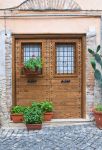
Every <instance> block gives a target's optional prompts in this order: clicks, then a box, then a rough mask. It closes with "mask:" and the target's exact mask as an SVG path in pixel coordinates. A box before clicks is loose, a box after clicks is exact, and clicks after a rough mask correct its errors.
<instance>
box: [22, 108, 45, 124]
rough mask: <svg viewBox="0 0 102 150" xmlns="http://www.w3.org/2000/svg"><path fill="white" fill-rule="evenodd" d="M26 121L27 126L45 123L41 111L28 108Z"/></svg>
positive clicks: (25, 113) (25, 116)
mask: <svg viewBox="0 0 102 150" xmlns="http://www.w3.org/2000/svg"><path fill="white" fill-rule="evenodd" d="M24 121H25V123H26V124H41V123H42V121H43V116H42V112H41V110H40V109H34V108H33V107H28V108H27V109H26V110H25V112H24Z"/></svg>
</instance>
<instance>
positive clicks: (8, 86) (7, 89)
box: [0, 31, 12, 126]
mask: <svg viewBox="0 0 102 150" xmlns="http://www.w3.org/2000/svg"><path fill="white" fill-rule="evenodd" d="M11 55H12V47H11V34H10V32H8V33H7V35H5V32H4V31H2V32H0V92H1V94H0V116H1V124H2V125H3V126H8V125H9V111H10V107H11V105H12V92H11V91H12V81H11V79H12V77H11V75H12V73H11V72H12V65H11V64H12V57H11Z"/></svg>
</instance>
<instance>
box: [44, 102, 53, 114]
mask: <svg viewBox="0 0 102 150" xmlns="http://www.w3.org/2000/svg"><path fill="white" fill-rule="evenodd" d="M41 109H42V111H43V112H44V113H46V112H52V111H53V104H52V102H50V101H44V102H42V103H41Z"/></svg>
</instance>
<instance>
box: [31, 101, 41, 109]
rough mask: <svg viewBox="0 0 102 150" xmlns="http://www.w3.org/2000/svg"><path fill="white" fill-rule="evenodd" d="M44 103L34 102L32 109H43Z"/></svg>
mask: <svg viewBox="0 0 102 150" xmlns="http://www.w3.org/2000/svg"><path fill="white" fill-rule="evenodd" d="M41 105H42V102H32V105H31V107H32V108H34V109H41Z"/></svg>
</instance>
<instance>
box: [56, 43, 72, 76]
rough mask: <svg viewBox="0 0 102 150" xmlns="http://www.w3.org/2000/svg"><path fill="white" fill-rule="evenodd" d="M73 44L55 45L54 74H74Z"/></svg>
mask: <svg viewBox="0 0 102 150" xmlns="http://www.w3.org/2000/svg"><path fill="white" fill-rule="evenodd" d="M74 68H75V46H74V44H56V73H57V74H73V73H74V72H75V69H74Z"/></svg>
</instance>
